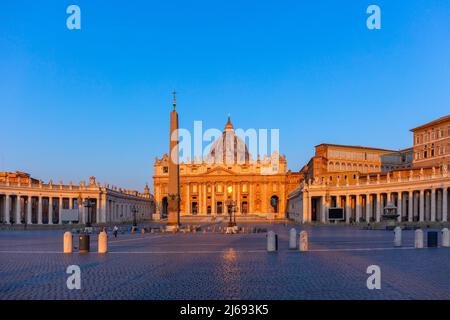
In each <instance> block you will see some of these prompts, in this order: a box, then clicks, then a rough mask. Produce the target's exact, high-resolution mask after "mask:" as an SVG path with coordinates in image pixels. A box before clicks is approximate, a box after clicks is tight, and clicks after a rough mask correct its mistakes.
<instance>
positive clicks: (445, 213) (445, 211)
mask: <svg viewBox="0 0 450 320" xmlns="http://www.w3.org/2000/svg"><path fill="white" fill-rule="evenodd" d="M447 193H448V192H447V187H445V188H444V189H442V221H443V222H447V219H448V217H447V216H448V208H447Z"/></svg>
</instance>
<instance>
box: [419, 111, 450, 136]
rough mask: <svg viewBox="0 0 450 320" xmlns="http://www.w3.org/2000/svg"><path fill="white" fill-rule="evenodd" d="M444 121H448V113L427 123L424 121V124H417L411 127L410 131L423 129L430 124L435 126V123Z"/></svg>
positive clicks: (449, 119)
mask: <svg viewBox="0 0 450 320" xmlns="http://www.w3.org/2000/svg"><path fill="white" fill-rule="evenodd" d="M446 121H450V115H448V116H444V117H441V118H439V119H436V120H433V121H431V122H428V123H425V124H423V125H421V126H418V127H415V128H413V129H411V130H410V131H412V132H414V131H417V130H420V129H424V128H428V127H431V126H435V125H438V124H441V123H443V122H446Z"/></svg>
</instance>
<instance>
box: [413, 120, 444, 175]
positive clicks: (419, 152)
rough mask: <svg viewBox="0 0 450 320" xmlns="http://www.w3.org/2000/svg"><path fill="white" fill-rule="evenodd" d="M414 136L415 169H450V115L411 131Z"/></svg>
mask: <svg viewBox="0 0 450 320" xmlns="http://www.w3.org/2000/svg"><path fill="white" fill-rule="evenodd" d="M411 131H412V132H413V136H414V141H413V145H414V146H413V152H414V161H413V164H414V167H433V166H434V167H438V166H442V165H447V168H448V169H450V115H448V116H445V117H442V118H439V119H437V120H435V121H432V122H429V123H426V124H424V125H422V126H419V127H417V128H414V129H411Z"/></svg>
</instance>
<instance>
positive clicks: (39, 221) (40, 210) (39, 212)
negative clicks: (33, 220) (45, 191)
mask: <svg viewBox="0 0 450 320" xmlns="http://www.w3.org/2000/svg"><path fill="white" fill-rule="evenodd" d="M37 201H38V224H42V196H39V197H38V198H37Z"/></svg>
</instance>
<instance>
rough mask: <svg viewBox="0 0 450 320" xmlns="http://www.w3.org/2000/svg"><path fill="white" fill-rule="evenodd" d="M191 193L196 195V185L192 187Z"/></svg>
mask: <svg viewBox="0 0 450 320" xmlns="http://www.w3.org/2000/svg"><path fill="white" fill-rule="evenodd" d="M192 193H197V185H196V184H193V185H192Z"/></svg>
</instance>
